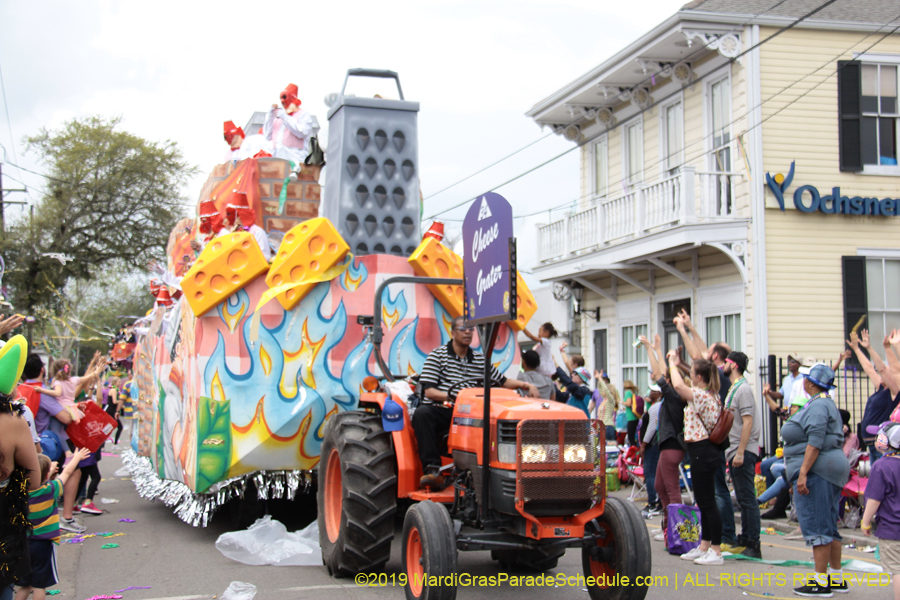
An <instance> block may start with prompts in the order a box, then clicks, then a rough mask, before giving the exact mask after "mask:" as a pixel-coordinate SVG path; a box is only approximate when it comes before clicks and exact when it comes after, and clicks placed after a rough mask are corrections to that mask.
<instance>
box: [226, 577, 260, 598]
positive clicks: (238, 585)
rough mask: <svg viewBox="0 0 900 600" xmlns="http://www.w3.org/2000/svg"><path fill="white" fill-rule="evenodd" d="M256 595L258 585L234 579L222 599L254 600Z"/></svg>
mask: <svg viewBox="0 0 900 600" xmlns="http://www.w3.org/2000/svg"><path fill="white" fill-rule="evenodd" d="M254 596H256V586H255V585H253V584H252V583H244V582H243V581H232V582H231V585H229V586H228V589H226V590H225V591H224V592H222V598H221V600H253V597H254Z"/></svg>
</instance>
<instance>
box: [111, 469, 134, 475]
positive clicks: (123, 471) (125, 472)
mask: <svg viewBox="0 0 900 600" xmlns="http://www.w3.org/2000/svg"><path fill="white" fill-rule="evenodd" d="M113 475H115V476H116V477H128V476H129V475H131V469H129V468H128V467H122V468H121V469H119V470H118V471H116V472H115V473H113Z"/></svg>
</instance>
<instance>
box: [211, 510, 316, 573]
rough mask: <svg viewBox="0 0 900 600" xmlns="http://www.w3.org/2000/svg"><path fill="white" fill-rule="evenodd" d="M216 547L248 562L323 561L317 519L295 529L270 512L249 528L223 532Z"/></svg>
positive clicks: (283, 564)
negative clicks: (273, 517)
mask: <svg viewBox="0 0 900 600" xmlns="http://www.w3.org/2000/svg"><path fill="white" fill-rule="evenodd" d="M216 549H218V550H219V552H221V553H222V554H224V555H225V556H227V557H228V558H230V559H232V560H236V561H237V562H240V563H244V564H245V565H275V566H279V567H286V566H317V565H321V564H322V550H321V549H320V548H319V526H318V522H317V521H313V522H312V523H310V524H309V525H308V526H307V527H306V528H304V529H303V530H301V531H297V532H294V533H291V532H289V531H288V530H287V528H286V527H285V526H284V525H283V524H282V523H281V522H280V521H276V520H274V519H272V517H271V516H269V515H266V516H264V517H263V518H261V519H258V520H257V521H256V523H254V524H253V525H251V526H250V527H249V528H247V529H246V530H243V531H231V532H229V533H223V534H222V535H220V536H219V539H218V540H216Z"/></svg>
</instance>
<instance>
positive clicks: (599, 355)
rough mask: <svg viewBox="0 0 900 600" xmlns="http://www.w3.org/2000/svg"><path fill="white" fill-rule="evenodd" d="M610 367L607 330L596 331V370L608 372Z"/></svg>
mask: <svg viewBox="0 0 900 600" xmlns="http://www.w3.org/2000/svg"><path fill="white" fill-rule="evenodd" d="M608 368H609V367H608V366H607V364H606V330H605V329H595V330H594V369H595V370H597V371H606V370H607V369H608Z"/></svg>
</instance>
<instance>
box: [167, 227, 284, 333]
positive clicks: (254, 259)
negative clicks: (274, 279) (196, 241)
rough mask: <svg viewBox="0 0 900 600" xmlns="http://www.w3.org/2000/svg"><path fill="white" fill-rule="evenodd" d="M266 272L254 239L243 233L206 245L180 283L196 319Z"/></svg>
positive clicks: (224, 237)
mask: <svg viewBox="0 0 900 600" xmlns="http://www.w3.org/2000/svg"><path fill="white" fill-rule="evenodd" d="M268 268H269V263H267V262H266V258H265V257H264V256H263V253H262V250H260V249H259V244H258V243H257V242H256V239H255V238H254V237H253V236H252V235H251V234H249V233H247V232H246V231H240V232H237V233H229V234H227V235H223V236H220V237H217V238H215V239H213V240H212V241H211V242H209V243H208V244H207V245H206V248H204V249H203V252H202V253H200V256H199V257H197V262H195V263H194V266H192V267H191V270H190V271H188V272H187V273H186V274H185V276H184V279H182V281H181V289H182V290H183V291H184V297H185V298H186V299H187V301H188V304H190V305H191V309H192V310H193V311H194V314H195V315H197V316H198V317H201V316H203V315H204V314H205V313H206V312H208V311H209V310H210V309H211V308H214V307H215V306H216V305H218V304H219V303H220V302H222V301H223V300H225V299H226V298H228V297H229V296H230V295H231V294H233V293H235V292H236V291H238V290H239V289H241V288H243V287H245V286H246V285H247V284H249V283H250V282H251V281H253V280H254V279H256V278H257V277H259V276H260V275H262V274H263V273H265V272H266V270H267V269H268Z"/></svg>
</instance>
